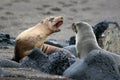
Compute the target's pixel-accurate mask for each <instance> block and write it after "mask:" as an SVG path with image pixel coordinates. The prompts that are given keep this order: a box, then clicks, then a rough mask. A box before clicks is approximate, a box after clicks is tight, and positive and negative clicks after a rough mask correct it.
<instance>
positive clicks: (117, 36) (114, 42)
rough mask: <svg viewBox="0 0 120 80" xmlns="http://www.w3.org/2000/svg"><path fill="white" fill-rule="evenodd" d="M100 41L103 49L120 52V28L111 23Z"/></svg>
mask: <svg viewBox="0 0 120 80" xmlns="http://www.w3.org/2000/svg"><path fill="white" fill-rule="evenodd" d="M99 42H101V47H102V48H103V49H105V50H107V51H110V52H113V53H117V54H120V29H119V28H118V27H117V26H116V25H109V28H108V29H107V30H105V32H104V37H103V38H101V39H100V41H99Z"/></svg>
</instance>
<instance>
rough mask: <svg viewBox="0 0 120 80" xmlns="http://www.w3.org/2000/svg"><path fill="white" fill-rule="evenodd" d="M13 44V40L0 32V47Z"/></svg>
mask: <svg viewBox="0 0 120 80" xmlns="http://www.w3.org/2000/svg"><path fill="white" fill-rule="evenodd" d="M14 44H15V38H14V37H11V36H10V35H9V34H6V33H3V32H0V46H8V45H9V46H10V45H12V46H13V45H14Z"/></svg>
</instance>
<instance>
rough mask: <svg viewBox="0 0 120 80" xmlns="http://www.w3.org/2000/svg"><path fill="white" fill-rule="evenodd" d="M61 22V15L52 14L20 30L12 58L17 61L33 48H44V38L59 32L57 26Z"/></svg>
mask: <svg viewBox="0 0 120 80" xmlns="http://www.w3.org/2000/svg"><path fill="white" fill-rule="evenodd" d="M62 24H63V17H62V16H52V17H48V18H45V19H43V20H42V21H41V22H40V23H38V24H37V25H35V26H33V27H31V28H28V29H27V30H25V31H23V32H21V33H20V34H19V35H18V36H17V38H16V43H15V49H14V58H13V60H14V61H17V62H19V61H20V60H21V59H22V58H23V57H25V56H27V55H28V53H29V52H30V50H32V49H33V48H40V49H41V50H42V48H45V49H46V47H45V45H44V41H45V39H46V38H47V37H48V36H49V35H51V34H52V33H55V32H59V31H60V29H59V27H60V26H61V25H62ZM44 51H46V50H44ZM46 54H47V53H46Z"/></svg>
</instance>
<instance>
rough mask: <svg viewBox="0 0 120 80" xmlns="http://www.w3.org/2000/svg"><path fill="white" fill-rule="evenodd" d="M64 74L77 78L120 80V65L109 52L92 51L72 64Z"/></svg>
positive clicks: (84, 79) (85, 79)
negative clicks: (119, 68)
mask: <svg viewBox="0 0 120 80" xmlns="http://www.w3.org/2000/svg"><path fill="white" fill-rule="evenodd" d="M63 75H64V76H66V77H69V78H72V79H76V80H120V74H119V70H118V65H117V64H116V63H115V61H114V59H113V58H112V56H110V55H109V52H105V51H102V50H93V51H91V52H90V53H89V54H88V55H87V56H86V57H85V58H83V59H82V60H78V61H76V62H75V63H74V64H73V65H71V66H70V67H69V68H68V69H67V70H66V71H65V72H64V73H63Z"/></svg>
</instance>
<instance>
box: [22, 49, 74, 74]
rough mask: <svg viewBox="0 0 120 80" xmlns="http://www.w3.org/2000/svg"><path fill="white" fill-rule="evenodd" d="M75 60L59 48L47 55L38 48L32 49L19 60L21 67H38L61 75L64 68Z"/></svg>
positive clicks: (43, 70)
mask: <svg viewBox="0 0 120 80" xmlns="http://www.w3.org/2000/svg"><path fill="white" fill-rule="evenodd" d="M75 61H76V58H75V57H72V56H71V55H69V54H68V53H67V52H66V51H64V50H61V51H57V52H55V53H52V54H51V55H49V56H48V57H47V55H45V54H44V53H43V52H42V51H41V50H40V49H38V48H35V49H33V50H32V51H31V52H30V54H29V55H28V56H27V57H25V58H24V60H23V61H22V62H21V67H29V68H34V69H38V70H40V71H42V72H46V73H49V74H57V75H62V73H63V72H64V70H65V69H67V68H68V67H69V66H70V65H71V64H73V63H74V62H75Z"/></svg>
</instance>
